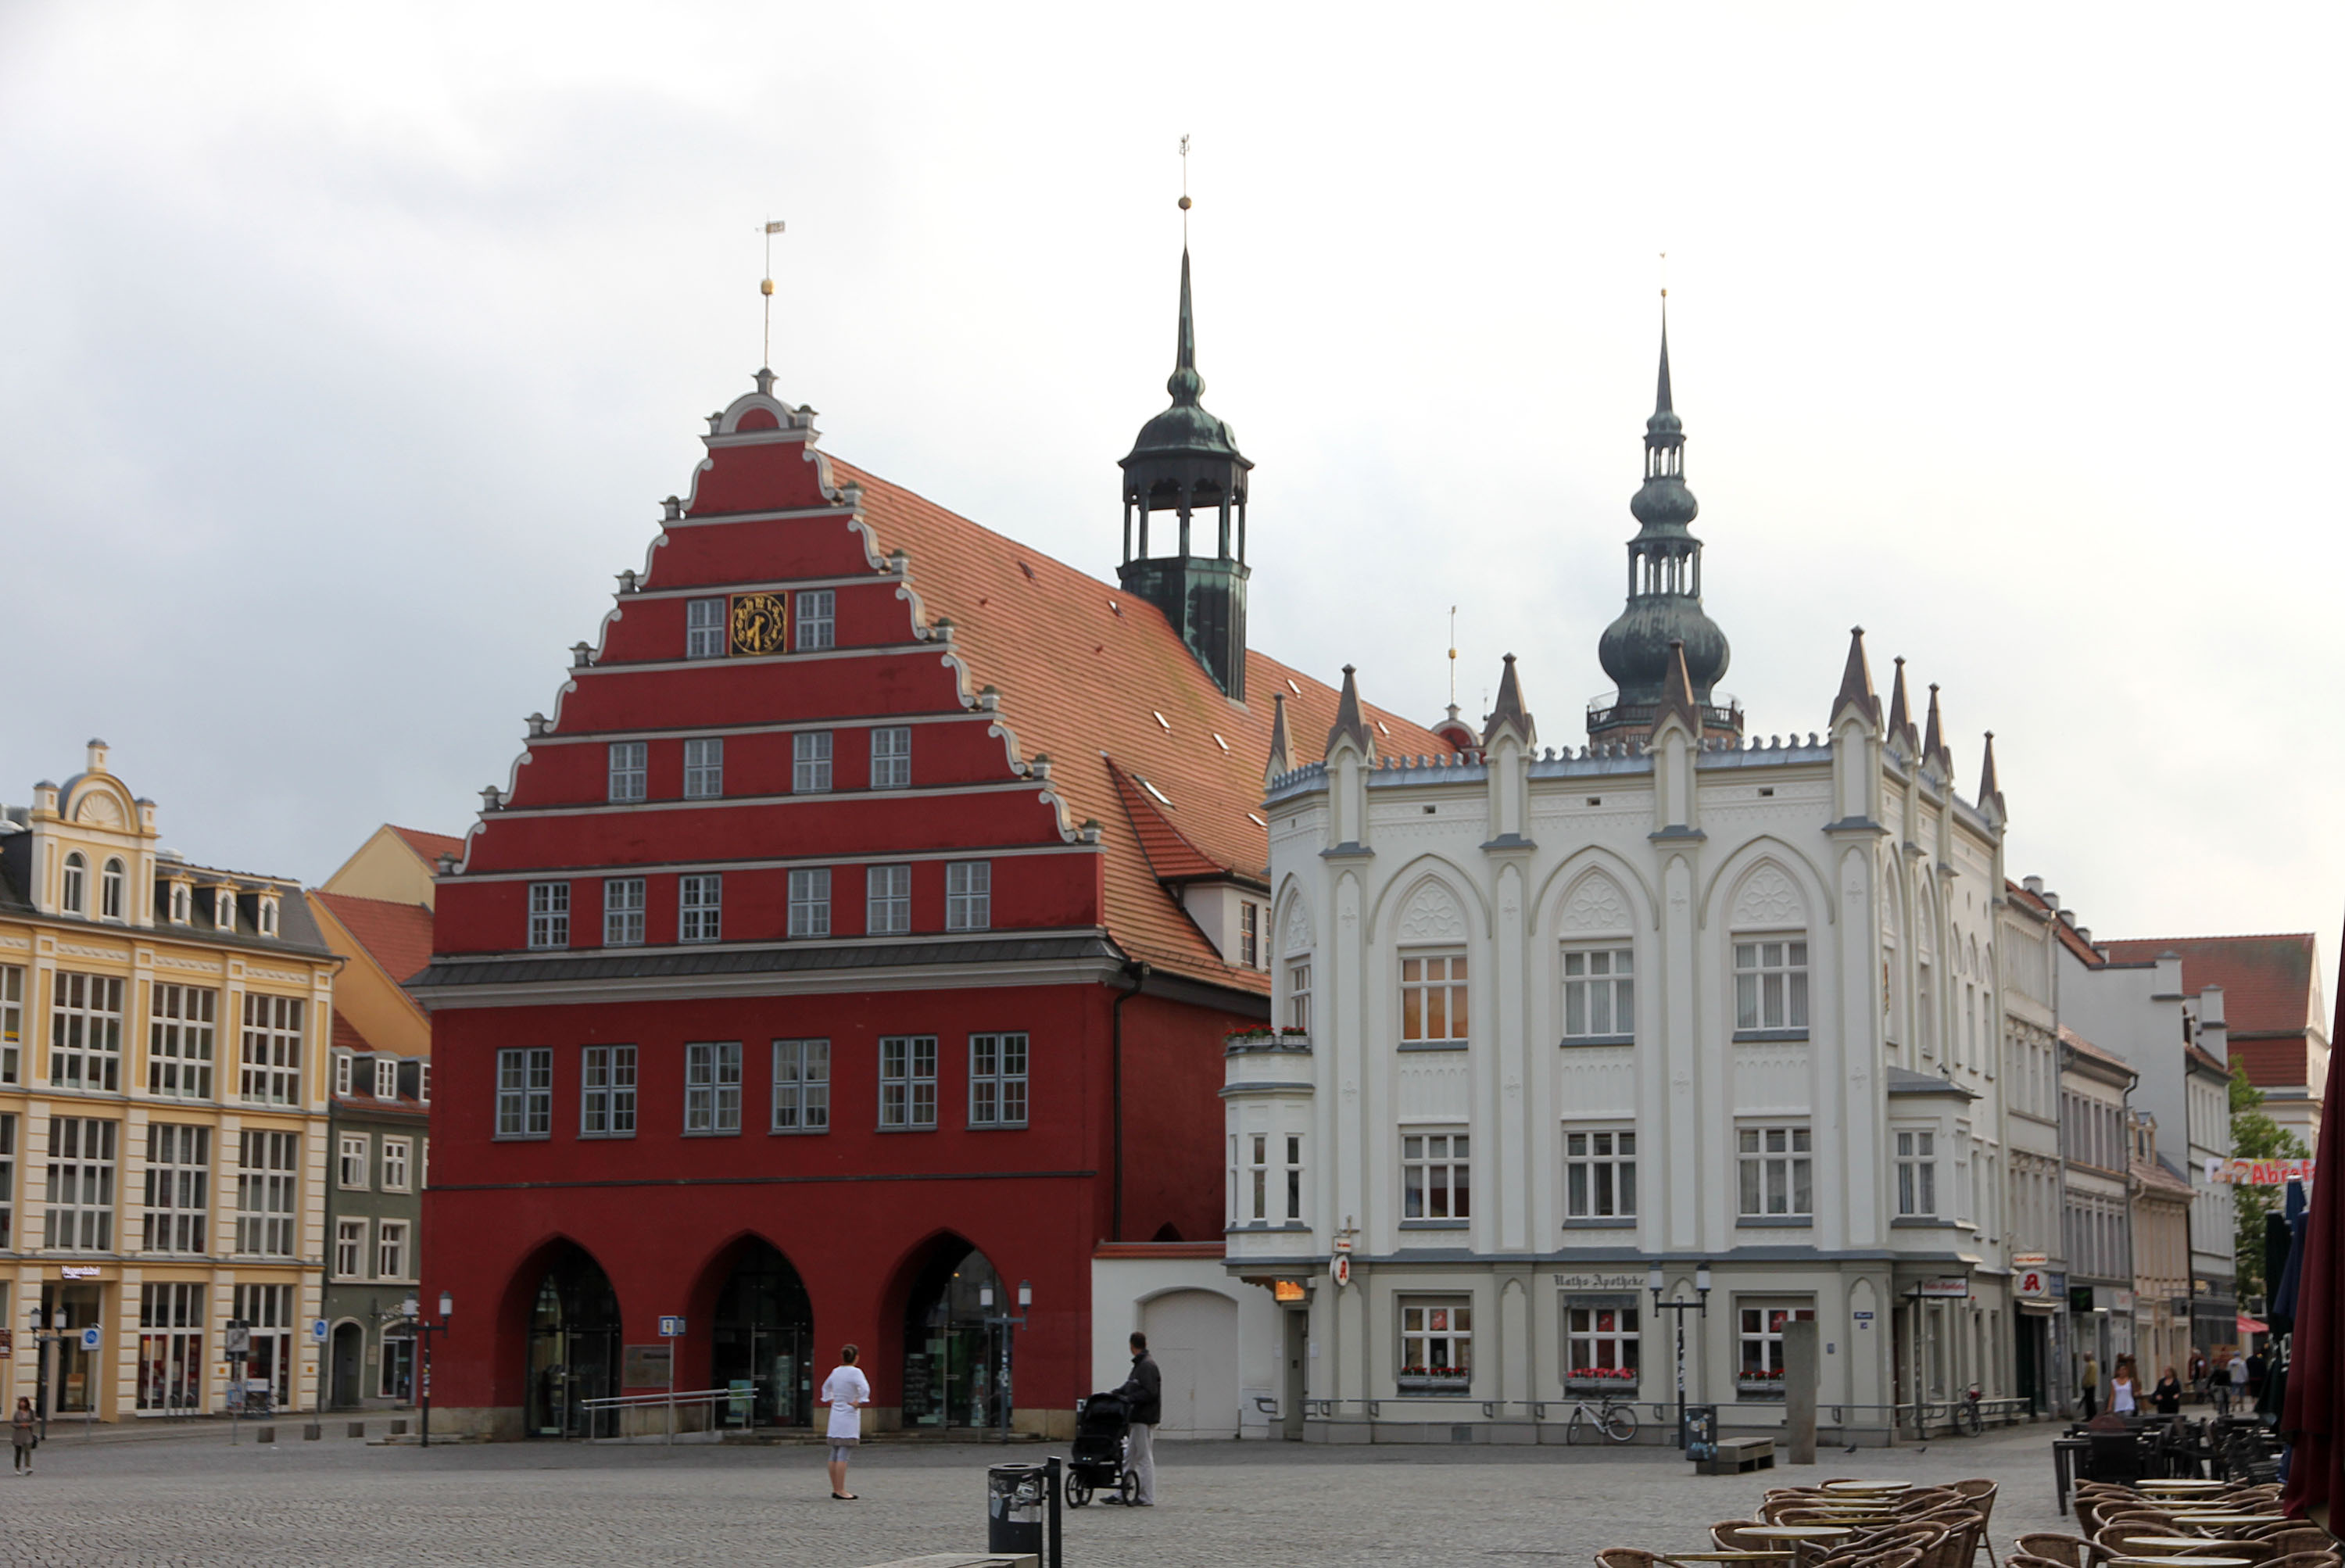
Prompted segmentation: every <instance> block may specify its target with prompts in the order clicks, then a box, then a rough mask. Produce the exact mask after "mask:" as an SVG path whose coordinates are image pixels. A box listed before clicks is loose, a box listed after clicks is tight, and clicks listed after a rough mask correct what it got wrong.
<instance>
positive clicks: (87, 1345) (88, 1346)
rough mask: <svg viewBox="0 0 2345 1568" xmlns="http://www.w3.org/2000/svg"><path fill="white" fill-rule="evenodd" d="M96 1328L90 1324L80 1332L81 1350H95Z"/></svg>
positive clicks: (96, 1342)
mask: <svg viewBox="0 0 2345 1568" xmlns="http://www.w3.org/2000/svg"><path fill="white" fill-rule="evenodd" d="M97 1344H98V1339H97V1326H96V1324H92V1325H91V1326H90V1327H88V1328H86V1329H83V1330H82V1331H81V1348H82V1349H85V1350H95V1349H97Z"/></svg>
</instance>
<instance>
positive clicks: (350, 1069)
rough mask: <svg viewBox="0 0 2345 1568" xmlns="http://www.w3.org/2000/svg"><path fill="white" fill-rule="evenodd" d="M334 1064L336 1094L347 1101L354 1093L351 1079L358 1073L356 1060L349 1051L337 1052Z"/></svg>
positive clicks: (334, 1055)
mask: <svg viewBox="0 0 2345 1568" xmlns="http://www.w3.org/2000/svg"><path fill="white" fill-rule="evenodd" d="M333 1063H334V1093H335V1094H337V1095H340V1096H341V1097H342V1098H343V1099H345V1100H347V1099H349V1098H350V1095H351V1092H352V1091H351V1089H350V1082H351V1079H352V1077H353V1075H354V1074H356V1073H357V1071H358V1068H357V1062H356V1058H354V1057H352V1056H351V1054H350V1053H349V1052H347V1051H337V1052H335V1053H334V1054H333Z"/></svg>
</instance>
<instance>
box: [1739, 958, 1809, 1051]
mask: <svg viewBox="0 0 2345 1568" xmlns="http://www.w3.org/2000/svg"><path fill="white" fill-rule="evenodd" d="M1733 950H1734V951H1733V958H1734V1033H1735V1034H1736V1035H1737V1036H1738V1037H1740V1036H1742V1035H1746V1034H1789V1033H1801V1034H1804V1033H1807V1028H1808V957H1809V954H1808V937H1807V933H1806V932H1736V933H1735V935H1734V938H1733Z"/></svg>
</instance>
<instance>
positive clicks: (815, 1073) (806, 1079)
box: [773, 1040, 830, 1133]
mask: <svg viewBox="0 0 2345 1568" xmlns="http://www.w3.org/2000/svg"><path fill="white" fill-rule="evenodd" d="M773 1130H774V1131H776V1132H777V1133H827V1132H828V1131H830V1042H829V1041H827V1040H777V1041H775V1042H774V1122H773Z"/></svg>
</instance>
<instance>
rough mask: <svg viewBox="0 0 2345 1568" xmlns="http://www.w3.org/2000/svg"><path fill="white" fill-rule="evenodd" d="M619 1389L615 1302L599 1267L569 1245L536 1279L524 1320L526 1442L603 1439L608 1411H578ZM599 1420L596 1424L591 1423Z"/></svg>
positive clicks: (609, 1430) (612, 1424) (610, 1430)
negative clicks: (526, 1342) (532, 1301)
mask: <svg viewBox="0 0 2345 1568" xmlns="http://www.w3.org/2000/svg"><path fill="white" fill-rule="evenodd" d="M618 1391H619V1298H618V1296H617V1295H616V1294H615V1293H614V1291H613V1290H612V1289H611V1281H610V1278H609V1276H607V1275H605V1274H604V1272H603V1266H602V1265H601V1264H599V1263H596V1262H595V1261H594V1258H592V1257H589V1256H587V1254H586V1252H585V1251H584V1249H583V1248H580V1247H571V1248H569V1249H568V1250H567V1251H565V1252H563V1254H562V1255H561V1256H560V1257H557V1258H555V1259H554V1261H553V1267H552V1268H548V1269H547V1270H546V1271H545V1276H544V1278H543V1279H542V1280H540V1281H539V1283H538V1288H537V1298H536V1303H535V1305H534V1306H533V1308H531V1311H530V1319H529V1407H528V1426H527V1429H526V1430H527V1431H528V1432H529V1435H530V1436H532V1437H550V1438H573V1437H610V1436H614V1435H615V1434H616V1433H617V1431H618V1423H617V1421H616V1420H615V1419H614V1417H613V1416H612V1415H611V1414H610V1412H607V1411H604V1412H590V1411H588V1410H584V1409H583V1408H582V1407H583V1405H584V1402H585V1401H586V1400H599V1399H606V1398H608V1397H610V1396H611V1395H613V1394H615V1393H617V1392H618ZM598 1415H599V1419H598Z"/></svg>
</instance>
